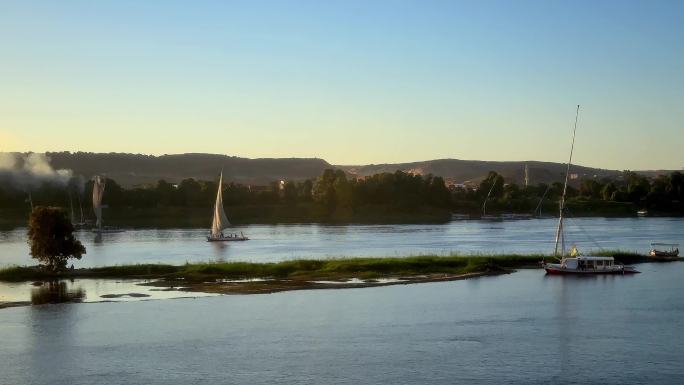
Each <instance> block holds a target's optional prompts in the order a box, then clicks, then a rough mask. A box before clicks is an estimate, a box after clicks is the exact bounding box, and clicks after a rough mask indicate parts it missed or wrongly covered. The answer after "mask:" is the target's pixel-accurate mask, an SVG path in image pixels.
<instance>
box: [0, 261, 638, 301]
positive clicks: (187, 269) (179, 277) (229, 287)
mask: <svg viewBox="0 0 684 385" xmlns="http://www.w3.org/2000/svg"><path fill="white" fill-rule="evenodd" d="M602 254H604V255H612V256H614V257H615V258H616V259H617V260H618V261H620V262H622V263H638V262H644V261H645V260H646V257H645V256H642V255H640V254H636V253H628V252H615V251H607V252H604V253H602ZM543 257H544V256H542V255H517V254H509V255H470V256H466V255H456V256H434V255H425V256H412V257H395V258H344V259H322V260H303V259H302V260H292V261H283V262H275V263H254V262H217V263H193V264H185V265H165V264H140V265H119V266H107V267H97V268H84V269H74V270H67V271H62V272H57V273H56V272H51V271H48V270H44V269H41V268H39V267H18V266H17V267H9V268H5V269H2V270H0V280H2V281H13V282H21V281H24V282H25V281H45V280H56V279H83V278H99V279H149V280H151V282H150V284H151V285H156V286H162V287H182V288H183V290H187V291H201V292H211V293H224V294H228V293H235V294H252V293H272V292H276V291H284V290H298V289H325V288H346V287H367V286H382V285H390V284H392V285H394V284H408V283H419V282H432V281H445V280H456V279H464V278H471V277H476V276H482V275H496V274H505V273H509V272H512V271H514V270H515V269H519V268H539V261H541V260H542V258H543ZM546 258H547V259H548V258H549V257H548V256H546Z"/></svg>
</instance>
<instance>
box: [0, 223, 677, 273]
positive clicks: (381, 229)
mask: <svg viewBox="0 0 684 385" xmlns="http://www.w3.org/2000/svg"><path fill="white" fill-rule="evenodd" d="M556 221H557V220H556V219H533V220H523V221H502V222H490V221H479V220H477V221H475V220H473V221H454V222H451V223H448V224H442V225H373V226H368V225H348V226H326V225H318V224H304V225H254V226H244V227H236V228H235V229H234V231H237V232H240V231H242V232H244V234H245V235H247V236H249V237H250V238H251V240H250V241H247V242H234V243H230V244H228V243H226V244H222V243H209V242H206V240H205V238H204V237H205V236H206V233H207V230H206V229H176V230H173V229H172V230H168V229H164V230H161V229H159V230H157V229H152V230H150V229H145V230H132V229H131V230H128V231H126V232H124V233H116V234H104V235H102V236H101V237H96V236H95V234H93V233H91V232H88V231H80V232H78V233H77V236H78V238H79V239H80V240H81V241H82V242H83V243H84V244H85V246H86V249H87V254H86V255H85V256H84V257H83V259H82V260H81V261H76V262H75V263H74V265H75V266H76V267H88V266H103V265H112V264H130V263H171V264H179V263H185V262H197V261H217V260H220V261H237V260H241V261H260V262H273V261H281V260H286V259H292V258H326V257H345V256H404V255H411V254H413V255H415V254H428V253H436V254H450V253H490V252H494V253H550V252H551V251H552V250H553V239H554V236H555V228H556ZM567 226H568V227H567V237H568V239H569V240H570V242H573V243H576V244H577V245H578V247H579V248H580V250H582V251H584V252H588V251H590V250H592V249H594V250H596V249H600V248H607V249H617V248H619V249H623V250H636V251H640V252H644V253H646V252H648V250H649V243H650V242H652V241H660V242H678V243H681V244H684V218H620V219H606V218H578V219H570V220H569V221H568V222H567ZM31 264H35V263H34V261H32V260H31V258H29V255H28V245H27V244H26V229H15V230H11V231H0V266H6V265H31Z"/></svg>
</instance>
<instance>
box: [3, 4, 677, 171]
mask: <svg viewBox="0 0 684 385" xmlns="http://www.w3.org/2000/svg"><path fill="white" fill-rule="evenodd" d="M683 41H684V2H682V1H647V0H644V1H624V0H621V1H596V0H593V1H554V0H545V1H487V0H478V1H457V0H452V1H426V0H420V1H419V0H416V1H401V0H393V1H382V0H374V1H367V0H362V1H357V0H343V1H320V0H314V1H259V0H251V1H228V0H226V1H201V0H200V1H192V2H188V1H172V0H164V1H162V0H148V1H139V0H116V1H91V0H70V1H48V0H45V1H32V0H22V1H19V0H17V1H3V2H0V151H35V152H43V151H93V152H128V153H145V154H174V153H187V152H206V153H219V154H228V155H235V156H243V157H250V158H259V157H318V158H323V159H325V160H327V161H329V162H330V163H333V164H369V163H376V164H377V163H395V162H407V161H418V160H428V159H439V158H456V159H480V160H541V161H555V162H565V161H567V157H568V153H569V147H570V139H571V133H572V125H573V122H574V119H575V109H576V105H577V104H580V105H581V110H580V116H579V125H578V129H577V142H576V151H575V156H574V160H575V162H576V163H579V164H583V165H587V166H593V167H602V168H611V169H620V170H622V169H633V170H636V169H682V168H684V155H683V154H684V152H682V146H683V145H684V125H683V122H684V49H683V47H684V46H683V45H682V44H683V43H682V42H683Z"/></svg>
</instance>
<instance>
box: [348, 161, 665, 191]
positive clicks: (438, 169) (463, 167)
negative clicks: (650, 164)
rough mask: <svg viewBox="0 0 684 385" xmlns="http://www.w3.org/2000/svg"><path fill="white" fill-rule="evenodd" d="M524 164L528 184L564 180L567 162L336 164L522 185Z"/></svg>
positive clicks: (614, 174) (611, 173)
mask: <svg viewBox="0 0 684 385" xmlns="http://www.w3.org/2000/svg"><path fill="white" fill-rule="evenodd" d="M525 166H527V168H528V177H529V183H530V184H531V185H536V184H538V183H551V182H556V181H562V180H563V176H564V175H565V170H566V164H563V163H553V162H539V161H506V162H493V161H482V160H460V159H437V160H428V161H422V162H410V163H395V164H371V165H365V166H336V167H338V168H340V169H343V170H345V171H346V172H348V173H350V174H352V175H357V176H359V177H363V176H368V175H373V174H377V173H381V172H395V171H397V170H401V171H405V172H411V173H416V174H422V175H426V174H433V175H438V176H442V177H444V178H445V179H447V180H448V181H452V182H454V183H466V184H469V183H470V184H476V183H479V181H481V180H482V179H484V177H485V176H486V175H487V173H488V172H489V171H496V172H497V173H499V174H501V175H502V176H503V177H504V179H505V180H506V182H514V183H517V184H523V183H524V180H525ZM669 172H670V171H666V170H662V171H639V173H642V174H645V175H647V176H656V175H658V174H663V173H669ZM570 173H571V174H574V173H576V174H578V177H579V178H578V179H577V180H578V181H579V179H582V178H594V177H595V178H599V179H600V178H611V179H616V178H619V177H620V176H621V175H622V171H618V170H606V169H601V168H592V167H584V166H577V165H573V166H572V168H571V170H570Z"/></svg>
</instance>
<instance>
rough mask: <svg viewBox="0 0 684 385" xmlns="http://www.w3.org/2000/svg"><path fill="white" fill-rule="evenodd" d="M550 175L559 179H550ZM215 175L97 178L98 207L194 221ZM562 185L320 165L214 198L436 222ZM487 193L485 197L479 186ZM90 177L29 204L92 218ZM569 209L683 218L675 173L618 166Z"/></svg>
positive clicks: (309, 216)
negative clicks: (356, 172) (133, 183)
mask: <svg viewBox="0 0 684 385" xmlns="http://www.w3.org/2000/svg"><path fill="white" fill-rule="evenodd" d="M558 179H559V180H561V179H562V176H559V178H558ZM216 188H217V185H216V182H215V181H197V180H194V179H185V180H183V181H182V182H180V183H179V184H171V183H168V182H166V181H164V180H160V181H159V182H158V183H157V184H156V185H150V186H137V187H134V188H130V189H124V188H122V187H121V186H120V185H119V184H117V183H116V181H114V180H112V179H107V189H106V193H105V195H104V199H103V204H105V205H107V206H108V207H109V208H108V209H107V210H106V212H105V216H106V218H107V221H108V223H109V224H111V225H119V226H141V227H145V226H150V227H155V226H158V227H164V226H174V227H186V226H187V227H197V226H199V227H204V226H206V225H207V221H208V219H207V218H208V217H209V215H210V214H209V213H210V211H211V207H212V205H213V203H214V199H215V194H216ZM562 188H563V185H562V183H561V182H560V181H559V182H555V183H552V184H550V185H546V184H538V185H534V186H527V187H524V186H519V185H517V184H515V183H507V181H506V180H504V178H503V177H502V176H501V175H498V174H497V173H495V172H490V173H489V174H488V175H487V176H486V178H484V179H483V180H482V181H480V182H479V183H471V184H453V183H447V181H445V180H444V179H443V178H441V177H437V176H432V175H414V174H409V173H404V172H401V171H397V172H395V173H382V174H376V175H373V176H369V177H365V178H359V179H356V178H354V177H352V176H350V175H349V174H346V173H345V172H343V171H341V170H325V172H324V173H323V174H322V175H321V176H319V177H318V178H316V179H315V180H305V181H297V182H295V181H278V182H273V183H271V184H270V185H268V186H246V185H240V184H235V183H228V184H224V186H223V200H224V204H225V206H226V209H227V211H228V212H229V215H230V219H231V221H232V222H233V223H236V224H241V223H303V222H318V223H421V222H446V221H448V220H449V218H450V214H451V213H452V212H459V213H467V214H471V216H474V217H477V216H479V215H480V214H481V213H482V206H483V203H484V202H485V200H486V201H487V213H488V214H496V213H503V212H515V213H528V214H536V215H540V214H551V215H554V214H556V211H557V207H558V206H557V201H558V199H559V198H560V195H561V193H562ZM490 191H491V194H489V198H488V199H487V196H488V193H489V192H490ZM91 195H92V182H88V183H86V184H85V186H84V187H83V186H81V185H79V183H78V182H77V181H75V180H72V182H70V183H69V185H68V186H67V188H66V189H65V187H64V186H58V185H53V184H49V183H44V184H43V185H41V186H37V187H35V188H34V189H33V190H32V200H33V202H34V204H36V205H38V204H42V205H51V206H61V207H64V208H67V209H68V208H69V207H70V206H73V207H74V216H75V217H76V218H77V219H78V218H79V217H80V212H81V208H82V209H83V213H84V216H85V217H86V218H92V217H93V214H92V209H91V207H90V200H89V199H88V197H89V196H91ZM567 196H568V202H567V208H568V210H569V211H570V215H577V216H583V215H597V216H634V215H636V211H637V210H639V209H644V208H645V209H648V210H650V211H651V213H652V214H655V215H684V204H682V202H684V176H683V175H682V174H681V173H679V172H674V173H671V174H670V175H661V176H658V177H656V178H653V179H648V178H645V177H643V176H641V175H639V174H636V173H633V172H625V173H624V174H623V175H622V177H621V178H619V179H617V180H607V179H606V180H596V179H593V178H588V179H582V180H572V181H571V185H570V186H569V188H568V193H567ZM27 198H28V194H27V192H26V191H24V190H22V189H17V188H14V187H12V186H11V185H1V186H0V214H1V215H0V226H2V225H5V226H11V225H12V224H14V225H17V224H19V225H21V224H24V223H25V222H24V221H25V218H26V216H27V215H28V212H29V202H28V199H27Z"/></svg>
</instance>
